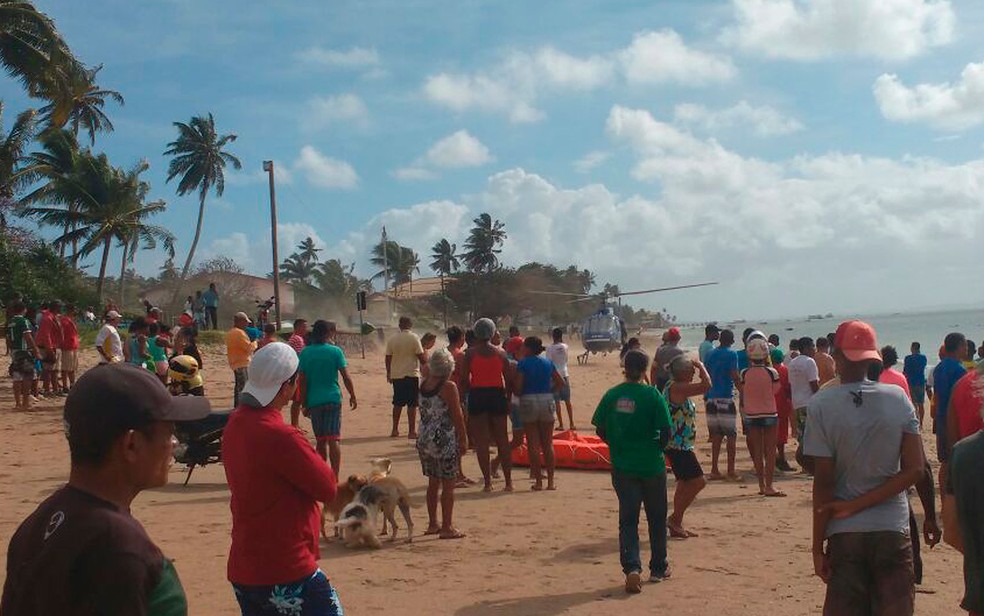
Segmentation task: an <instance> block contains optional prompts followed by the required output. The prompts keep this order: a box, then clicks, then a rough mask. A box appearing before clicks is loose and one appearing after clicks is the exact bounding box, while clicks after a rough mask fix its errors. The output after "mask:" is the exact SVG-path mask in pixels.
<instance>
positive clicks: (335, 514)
mask: <svg viewBox="0 0 984 616" xmlns="http://www.w3.org/2000/svg"><path fill="white" fill-rule="evenodd" d="M367 485H369V480H368V479H366V477H365V475H349V478H348V480H347V481H346V482H345V483H341V484H339V485H338V491H337V492H336V494H335V498H334V499H333V500H332V501H331V502H330V503H328V504H327V505H324V506H323V507H322V508H321V536H322V537H324V538H325V539H327V538H328V531H327V528H326V527H327V524H328V519H327V518H328V514H331V519H332V522H333V523H334V522H337V521H338V520H339V518H340V517H341V514H342V510H343V509H344V508H345V506H346V505H348V504H349V503H351V502H352V499H354V498H355V495H356V494H358V493H359V490H361V489H362V488H363V487H365V486H367ZM335 537H336V538H337V537H338V526H335Z"/></svg>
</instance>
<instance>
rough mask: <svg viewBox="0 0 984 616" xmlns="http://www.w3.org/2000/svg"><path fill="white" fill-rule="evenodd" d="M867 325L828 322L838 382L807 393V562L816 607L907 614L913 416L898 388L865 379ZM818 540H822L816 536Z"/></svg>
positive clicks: (918, 471) (873, 352) (870, 345)
mask: <svg viewBox="0 0 984 616" xmlns="http://www.w3.org/2000/svg"><path fill="white" fill-rule="evenodd" d="M880 360H881V356H880V354H879V352H878V343H877V341H876V338H875V330H874V329H873V328H872V327H871V326H870V325H868V324H867V323H864V322H862V321H846V322H844V323H841V325H840V327H838V328H837V334H836V338H835V341H834V361H835V362H836V365H837V372H838V374H839V375H840V379H841V384H840V385H837V386H833V387H829V388H827V389H825V390H823V391H821V392H819V393H818V394H816V395H815V396H813V397H812V398H811V399H810V402H809V409H808V412H807V419H806V430H805V434H804V446H803V448H804V453H805V455H807V456H810V457H812V458H813V462H814V480H813V512H814V513H813V563H814V570H815V572H816V574H817V575H818V576H820V578H821V579H822V580H823V581H824V582H825V583H826V584H827V596H826V599H825V601H824V612H823V613H824V614H912V613H913V609H914V602H915V586H914V582H915V575H914V572H913V552H912V544H911V542H910V540H909V536H908V532H909V503H908V499H907V497H906V490H907V489H908V488H909V486H912V485H913V484H915V483H916V482H917V481H919V480H920V479H921V478H922V477H923V475H924V473H925V462H924V459H925V458H924V455H923V448H922V441H921V440H920V437H919V420H918V419H917V418H916V412H915V408H914V407H913V406H912V403H911V402H910V401H909V399H908V398H907V397H906V395H905V392H903V391H902V389H901V388H899V387H894V386H892V385H886V384H883V383H876V382H872V381H869V380H867V379H866V378H865V377H866V375H867V372H868V364H869V363H871V362H873V361H880ZM825 543H826V545H825Z"/></svg>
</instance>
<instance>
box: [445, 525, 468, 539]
mask: <svg viewBox="0 0 984 616" xmlns="http://www.w3.org/2000/svg"><path fill="white" fill-rule="evenodd" d="M465 537H467V535H465V533H463V532H461V531H460V530H458V529H457V528H455V529H452V531H451V532H450V533H448V534H443V533H442V534H440V535H438V538H439V539H463V538H465Z"/></svg>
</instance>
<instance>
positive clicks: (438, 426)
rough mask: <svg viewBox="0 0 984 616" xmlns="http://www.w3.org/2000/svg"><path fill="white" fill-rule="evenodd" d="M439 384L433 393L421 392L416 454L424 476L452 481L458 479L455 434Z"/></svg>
mask: <svg viewBox="0 0 984 616" xmlns="http://www.w3.org/2000/svg"><path fill="white" fill-rule="evenodd" d="M444 383H445V381H441V382H440V384H438V386H437V388H436V389H434V390H430V391H429V390H425V389H421V390H420V427H419V430H418V432H417V454H418V455H419V456H420V468H421V470H422V471H423V473H424V476H425V477H433V478H435V479H454V478H455V477H457V476H458V464H459V462H460V456H459V454H458V435H457V434H456V433H455V430H454V423H453V422H452V421H451V411H450V409H448V405H447V404H446V403H445V402H444V399H443V398H441V389H442V388H443V387H444Z"/></svg>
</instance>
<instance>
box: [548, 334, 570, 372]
mask: <svg viewBox="0 0 984 616" xmlns="http://www.w3.org/2000/svg"><path fill="white" fill-rule="evenodd" d="M547 357H549V358H550V361H552V362H553V365H554V368H556V369H557V372H559V373H560V376H562V377H564V378H565V379H566V378H567V377H569V376H570V373H569V372H568V371H567V345H566V344H565V343H563V342H557V343H555V344H551V345H550V346H548V347H547Z"/></svg>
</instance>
